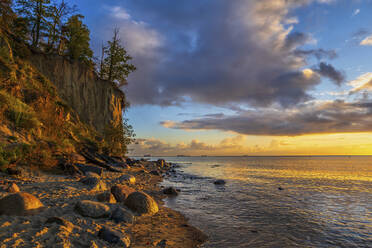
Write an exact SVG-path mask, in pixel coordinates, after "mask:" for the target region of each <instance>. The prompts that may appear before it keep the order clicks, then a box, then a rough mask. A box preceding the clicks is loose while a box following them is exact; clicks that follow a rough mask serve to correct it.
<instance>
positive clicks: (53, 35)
mask: <svg viewBox="0 0 372 248" xmlns="http://www.w3.org/2000/svg"><path fill="white" fill-rule="evenodd" d="M76 11H77V7H76V6H75V5H74V6H70V5H69V4H68V3H66V2H65V1H64V0H62V1H61V2H60V3H53V4H52V5H51V6H49V13H50V15H49V17H50V21H49V25H48V34H47V36H48V44H47V46H46V51H47V52H51V51H53V50H55V49H56V47H55V44H56V43H57V42H58V41H60V39H61V38H62V36H63V33H62V31H63V25H64V23H66V21H67V20H68V18H69V17H70V16H71V15H72V14H73V13H75V12H76Z"/></svg>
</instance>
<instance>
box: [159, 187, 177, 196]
mask: <svg viewBox="0 0 372 248" xmlns="http://www.w3.org/2000/svg"><path fill="white" fill-rule="evenodd" d="M163 194H165V195H172V196H177V195H178V190H176V189H175V188H173V187H167V188H165V189H163Z"/></svg>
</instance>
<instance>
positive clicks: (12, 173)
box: [6, 167, 22, 176]
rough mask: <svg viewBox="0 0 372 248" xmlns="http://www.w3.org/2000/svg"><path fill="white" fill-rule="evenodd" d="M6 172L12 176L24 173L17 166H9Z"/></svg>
mask: <svg viewBox="0 0 372 248" xmlns="http://www.w3.org/2000/svg"><path fill="white" fill-rule="evenodd" d="M6 173H8V174H9V175H12V176H19V175H21V174H22V171H21V170H19V169H16V168H12V167H9V168H6Z"/></svg>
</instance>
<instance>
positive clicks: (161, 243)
mask: <svg viewBox="0 0 372 248" xmlns="http://www.w3.org/2000/svg"><path fill="white" fill-rule="evenodd" d="M153 245H154V246H155V247H160V248H166V247H167V240H166V239H162V240H158V241H155V242H154V243H153Z"/></svg>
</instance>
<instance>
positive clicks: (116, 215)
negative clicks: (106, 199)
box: [111, 207, 134, 224]
mask: <svg viewBox="0 0 372 248" xmlns="http://www.w3.org/2000/svg"><path fill="white" fill-rule="evenodd" d="M111 219H112V220H114V221H115V222H116V223H119V222H124V223H130V224H132V223H133V221H134V216H133V214H132V213H131V212H130V211H129V210H126V209H124V208H122V207H117V208H116V209H115V210H114V212H113V213H112V215H111Z"/></svg>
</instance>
